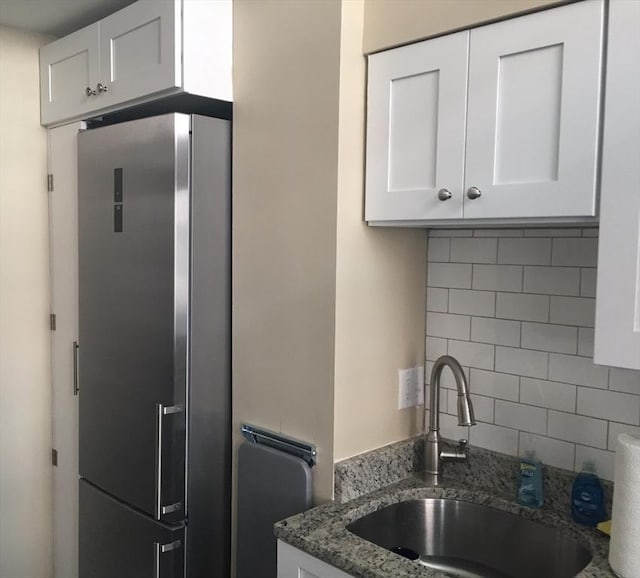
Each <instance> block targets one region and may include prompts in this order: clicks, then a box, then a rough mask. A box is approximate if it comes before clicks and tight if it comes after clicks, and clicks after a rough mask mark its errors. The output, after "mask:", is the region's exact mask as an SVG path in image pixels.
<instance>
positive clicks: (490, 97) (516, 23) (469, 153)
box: [365, 0, 605, 225]
mask: <svg viewBox="0 0 640 578" xmlns="http://www.w3.org/2000/svg"><path fill="white" fill-rule="evenodd" d="M604 9H605V4H604V2H603V0H584V1H582V2H576V3H574V4H569V5H567V6H560V7H557V8H552V9H549V10H544V11H541V12H536V13H533V14H527V15H525V16H520V17H518V18H513V19H510V20H505V21H503V22H497V23H495V24H489V25H486V26H480V27H478V28H474V29H472V30H467V31H462V32H457V33H455V34H449V35H446V36H442V37H439V38H435V39H432V40H426V41H424V42H420V43H417V44H412V45H408V46H403V47H400V48H396V49H393V50H388V51H385V52H380V53H378V54H373V55H371V56H370V57H369V85H368V112H367V166H366V206H365V219H366V220H367V221H369V222H370V223H373V224H395V225H403V224H407V225H418V224H420V223H424V224H437V223H438V222H446V221H448V222H450V221H461V220H464V221H466V220H467V219H474V220H481V219H482V220H492V219H493V220H496V219H537V220H539V221H541V222H546V221H544V220H545V219H555V220H556V221H558V220H568V221H569V222H570V221H571V220H576V219H588V218H593V217H594V216H595V215H596V214H597V210H596V209H597V204H596V200H597V184H598V179H597V177H598V174H597V172H598V139H599V128H600V108H601V72H602V59H603V37H604V30H603V27H604ZM577 22H579V23H580V24H579V26H578V25H576V23H577ZM464 221H461V224H462V223H463V222H464Z"/></svg>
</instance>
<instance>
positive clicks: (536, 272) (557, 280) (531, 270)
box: [524, 267, 580, 295]
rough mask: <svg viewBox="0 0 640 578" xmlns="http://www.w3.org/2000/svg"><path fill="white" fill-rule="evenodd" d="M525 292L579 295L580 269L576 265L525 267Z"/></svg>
mask: <svg viewBox="0 0 640 578" xmlns="http://www.w3.org/2000/svg"><path fill="white" fill-rule="evenodd" d="M524 291H525V293H544V294H545V295H579V294H580V269H578V268H576V267H525V268H524Z"/></svg>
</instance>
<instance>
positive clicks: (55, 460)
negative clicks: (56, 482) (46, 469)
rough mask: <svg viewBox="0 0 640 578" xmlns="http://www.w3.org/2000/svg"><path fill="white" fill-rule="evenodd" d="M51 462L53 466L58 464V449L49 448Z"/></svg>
mask: <svg viewBox="0 0 640 578" xmlns="http://www.w3.org/2000/svg"><path fill="white" fill-rule="evenodd" d="M51 464H52V465H54V466H57V465H58V450H56V449H51Z"/></svg>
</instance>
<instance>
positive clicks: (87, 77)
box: [40, 24, 99, 124]
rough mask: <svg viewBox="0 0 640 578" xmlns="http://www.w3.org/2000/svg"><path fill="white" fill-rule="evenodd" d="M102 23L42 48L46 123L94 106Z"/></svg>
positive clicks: (43, 100) (43, 117)
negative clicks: (99, 29)
mask: <svg viewBox="0 0 640 578" xmlns="http://www.w3.org/2000/svg"><path fill="white" fill-rule="evenodd" d="M98 54H99V48H98V25H97V24H92V25H91V26H87V27H86V28H83V29H82V30H78V31H77V32H75V33H74V34H72V35H70V36H66V37H65V38H61V39H60V40H56V41H55V42H53V43H52V44H48V45H47V46H44V47H42V48H41V49H40V105H41V112H42V124H47V123H48V121H49V120H51V119H56V118H69V117H72V116H74V115H76V114H83V113H86V112H88V111H90V110H92V109H93V107H94V100H93V98H92V97H93V91H94V90H95V87H96V85H97V84H98V82H99V75H98V66H99V64H98Z"/></svg>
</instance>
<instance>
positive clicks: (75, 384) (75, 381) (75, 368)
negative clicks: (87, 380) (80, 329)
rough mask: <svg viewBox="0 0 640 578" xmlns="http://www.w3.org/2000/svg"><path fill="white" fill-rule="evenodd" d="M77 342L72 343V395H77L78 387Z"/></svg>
mask: <svg viewBox="0 0 640 578" xmlns="http://www.w3.org/2000/svg"><path fill="white" fill-rule="evenodd" d="M79 348H80V346H79V345H78V342H77V341H74V342H73V395H78V392H79V391H80V386H79V385H78V349H79Z"/></svg>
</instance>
